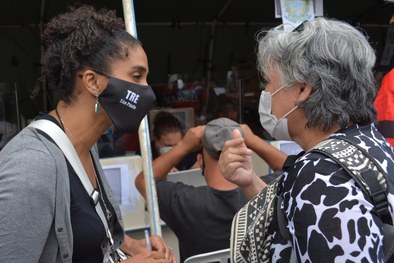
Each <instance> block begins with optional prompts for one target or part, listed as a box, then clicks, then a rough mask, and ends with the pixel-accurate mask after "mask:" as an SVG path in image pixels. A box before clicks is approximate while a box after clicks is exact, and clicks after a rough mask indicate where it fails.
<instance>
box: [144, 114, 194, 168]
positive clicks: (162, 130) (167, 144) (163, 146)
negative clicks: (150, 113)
mask: <svg viewBox="0 0 394 263" xmlns="http://www.w3.org/2000/svg"><path fill="white" fill-rule="evenodd" d="M182 137H183V131H182V124H181V122H180V121H179V120H178V119H177V118H176V117H175V116H174V115H172V114H171V113H170V112H167V111H161V112H158V113H157V114H156V116H155V119H154V122H153V141H152V143H151V147H152V159H153V160H154V159H156V158H157V157H159V156H160V155H162V154H164V153H165V152H167V151H168V150H170V149H171V148H172V147H174V146H175V145H177V144H178V143H179V142H180V141H181V140H182ZM137 154H141V153H140V152H137ZM191 168H198V165H197V152H190V153H188V154H187V155H185V156H184V158H183V159H182V160H180V161H179V162H178V163H177V164H176V166H174V167H171V172H176V171H182V170H188V169H191Z"/></svg>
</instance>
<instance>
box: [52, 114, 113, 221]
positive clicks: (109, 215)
mask: <svg viewBox="0 0 394 263" xmlns="http://www.w3.org/2000/svg"><path fill="white" fill-rule="evenodd" d="M55 112H56V115H57V117H58V119H59V121H60V125H61V126H62V130H63V131H67V132H68V133H69V134H70V137H71V139H72V141H75V140H74V136H73V135H72V133H71V132H70V130H69V129H68V128H67V126H66V125H64V121H63V120H62V118H61V117H60V114H59V112H58V111H57V108H56V109H55ZM89 157H90V158H89V159H90V164H91V165H92V168H93V173H94V179H95V181H96V182H97V186H98V190H99V196H100V199H101V201H102V203H103V205H104V208H105V217H106V218H107V220H110V218H111V217H112V213H111V211H109V209H108V207H107V204H106V202H105V200H104V198H103V190H102V189H101V185H100V180H99V179H98V177H97V173H96V166H95V165H94V163H93V157H92V154H91V153H89Z"/></svg>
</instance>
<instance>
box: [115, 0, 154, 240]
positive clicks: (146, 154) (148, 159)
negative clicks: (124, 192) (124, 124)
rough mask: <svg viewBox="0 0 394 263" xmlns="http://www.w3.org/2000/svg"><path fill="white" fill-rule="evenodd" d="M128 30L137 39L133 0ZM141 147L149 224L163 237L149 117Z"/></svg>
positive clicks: (126, 6) (127, 1)
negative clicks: (154, 174) (154, 176)
mask: <svg viewBox="0 0 394 263" xmlns="http://www.w3.org/2000/svg"><path fill="white" fill-rule="evenodd" d="M122 2H123V13H124V18H125V19H124V20H125V25H126V30H127V32H129V33H130V34H131V35H132V36H134V37H135V38H137V27H136V23H135V21H136V20H135V13H134V3H133V0H122ZM138 137H139V141H140V147H141V156H142V170H143V171H144V180H145V191H146V202H147V206H148V212H149V224H150V231H151V234H152V235H157V236H161V235H162V233H161V227H160V215H159V209H158V204H157V193H156V184H155V180H154V178H153V169H152V152H151V145H150V138H149V125H148V117H147V116H145V117H144V119H143V120H142V122H141V124H140V127H139V129H138Z"/></svg>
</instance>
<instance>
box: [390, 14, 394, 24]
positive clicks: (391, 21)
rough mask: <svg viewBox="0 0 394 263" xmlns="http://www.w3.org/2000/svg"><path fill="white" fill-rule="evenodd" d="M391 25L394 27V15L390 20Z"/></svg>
mask: <svg viewBox="0 0 394 263" xmlns="http://www.w3.org/2000/svg"><path fill="white" fill-rule="evenodd" d="M390 24H391V25H394V14H393V16H392V17H391V19H390Z"/></svg>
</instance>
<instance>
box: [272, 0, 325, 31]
mask: <svg viewBox="0 0 394 263" xmlns="http://www.w3.org/2000/svg"><path fill="white" fill-rule="evenodd" d="M315 16H323V0H275V17H276V18H282V21H283V24H284V29H285V30H293V29H294V28H296V27H297V26H298V25H299V24H301V23H302V22H304V21H306V20H311V19H313V18H314V17H315Z"/></svg>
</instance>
